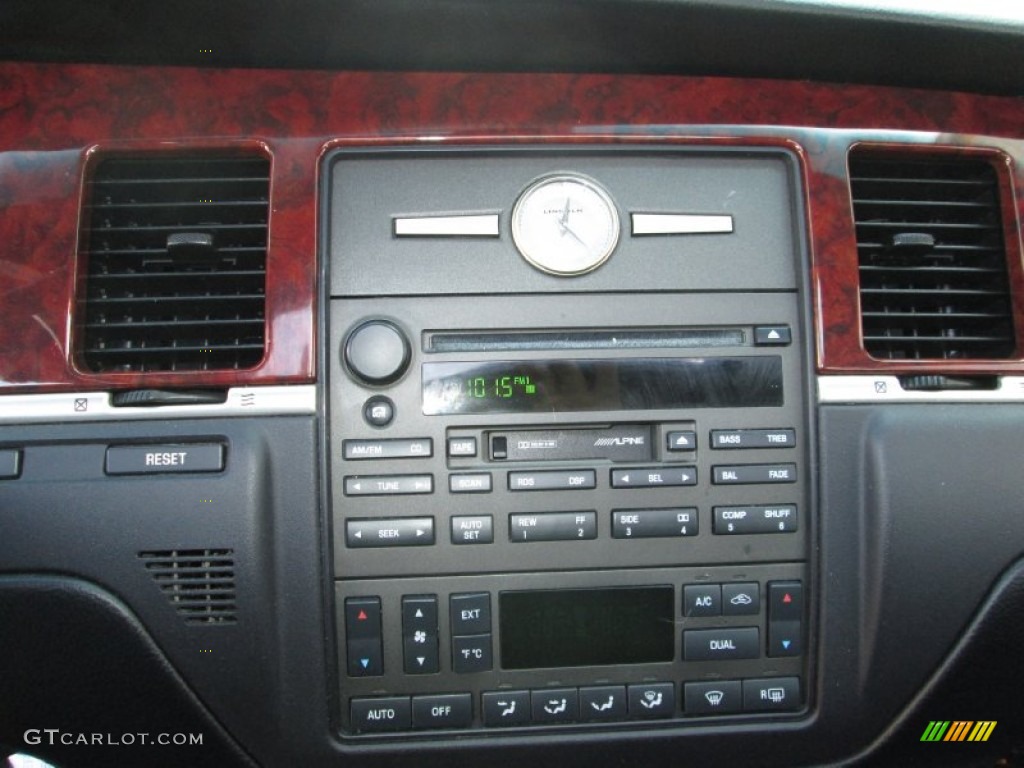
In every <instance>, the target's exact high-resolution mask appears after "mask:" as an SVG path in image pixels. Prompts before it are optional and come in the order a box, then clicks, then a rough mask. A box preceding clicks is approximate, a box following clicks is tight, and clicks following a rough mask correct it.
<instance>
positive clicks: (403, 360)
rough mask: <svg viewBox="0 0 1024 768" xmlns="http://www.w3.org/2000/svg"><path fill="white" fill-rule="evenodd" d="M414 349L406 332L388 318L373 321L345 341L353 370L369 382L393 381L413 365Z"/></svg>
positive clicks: (349, 364) (347, 358)
mask: <svg viewBox="0 0 1024 768" xmlns="http://www.w3.org/2000/svg"><path fill="white" fill-rule="evenodd" d="M410 354H411V351H410V348H409V340H408V339H407V338H406V337H405V334H404V333H402V331H401V330H400V329H399V328H398V327H397V326H395V325H393V324H392V323H389V322H387V321H386V320H370V321H368V322H365V323H363V324H362V325H360V326H358V327H357V328H355V329H354V330H352V332H351V333H349V335H348V338H347V339H346V340H345V349H344V353H343V356H344V358H345V364H346V365H347V366H348V369H349V371H351V373H352V375H354V376H355V377H356V378H358V379H361V380H362V381H364V382H366V383H367V384H390V383H391V382H393V381H396V380H398V379H399V378H401V376H402V374H403V373H405V369H406V368H408V367H409V357H410Z"/></svg>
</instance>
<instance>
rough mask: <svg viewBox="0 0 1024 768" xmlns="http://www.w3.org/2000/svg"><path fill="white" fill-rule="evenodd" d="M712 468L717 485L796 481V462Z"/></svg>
mask: <svg viewBox="0 0 1024 768" xmlns="http://www.w3.org/2000/svg"><path fill="white" fill-rule="evenodd" d="M712 469H713V470H714V473H715V478H714V481H713V482H714V483H715V485H750V484H752V483H795V482H796V464H739V465H736V466H718V467H712Z"/></svg>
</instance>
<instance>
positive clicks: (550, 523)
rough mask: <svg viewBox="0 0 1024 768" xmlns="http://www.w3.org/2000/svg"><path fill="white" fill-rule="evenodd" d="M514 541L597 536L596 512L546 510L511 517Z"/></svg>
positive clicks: (510, 526)
mask: <svg viewBox="0 0 1024 768" xmlns="http://www.w3.org/2000/svg"><path fill="white" fill-rule="evenodd" d="M508 535H509V538H510V539H511V540H512V541H571V540H585V539H596V538H597V513H596V512H544V513H540V514H536V515H512V516H511V517H509V532H508Z"/></svg>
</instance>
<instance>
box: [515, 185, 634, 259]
mask: <svg viewBox="0 0 1024 768" xmlns="http://www.w3.org/2000/svg"><path fill="white" fill-rule="evenodd" d="M619 230H620V227H619V212H618V210H617V209H616V207H615V203H614V202H613V201H612V199H611V196H610V195H609V194H608V192H606V191H605V189H604V188H603V187H602V186H601V185H600V184H598V183H597V182H596V181H594V180H593V179H589V178H587V177H585V176H580V175H578V174H568V173H565V174H556V175H553V176H547V177H545V178H542V179H539V180H538V181H536V182H534V183H533V184H531V185H530V186H529V187H527V188H526V190H525V191H524V192H523V193H522V195H520V196H519V199H518V200H517V201H516V204H515V207H514V208H513V209H512V240H513V241H514V242H515V245H516V248H517V249H519V253H520V254H522V256H523V258H524V259H526V260H527V261H528V262H529V263H530V264H532V265H533V266H534V267H536V268H537V269H539V270H541V271H542V272H547V273H549V274H552V275H565V276H571V275H582V274H585V273H587V272H591V271H592V270H595V269H597V268H598V267H599V266H601V265H602V264H603V263H604V262H605V261H607V260H608V257H609V256H611V254H612V251H614V250H615V246H616V245H617V244H618V242H619Z"/></svg>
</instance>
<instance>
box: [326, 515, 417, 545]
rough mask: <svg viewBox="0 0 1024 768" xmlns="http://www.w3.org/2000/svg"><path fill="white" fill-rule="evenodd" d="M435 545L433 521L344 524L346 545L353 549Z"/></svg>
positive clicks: (405, 519) (401, 519) (404, 519)
mask: <svg viewBox="0 0 1024 768" xmlns="http://www.w3.org/2000/svg"><path fill="white" fill-rule="evenodd" d="M433 543H434V518H432V517H395V518H390V519H386V520H347V521H346V522H345V544H346V545H348V547H349V548H351V549H367V548H372V547H425V546H430V545H431V544H433Z"/></svg>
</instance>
